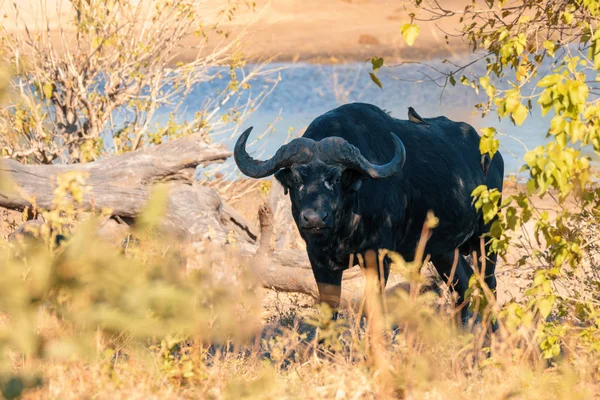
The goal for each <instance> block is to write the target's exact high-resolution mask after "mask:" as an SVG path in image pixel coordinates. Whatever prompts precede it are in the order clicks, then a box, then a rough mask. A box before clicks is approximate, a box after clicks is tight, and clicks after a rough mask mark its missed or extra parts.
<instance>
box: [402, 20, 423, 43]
mask: <svg viewBox="0 0 600 400" xmlns="http://www.w3.org/2000/svg"><path fill="white" fill-rule="evenodd" d="M401 31H402V37H403V38H404V41H405V42H406V44H407V45H409V46H412V45H413V44H414V43H415V40H416V39H417V37H418V36H419V33H421V28H419V26H418V25H415V24H405V25H403V26H402V29H401Z"/></svg>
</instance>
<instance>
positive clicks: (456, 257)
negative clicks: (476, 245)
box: [431, 251, 473, 325]
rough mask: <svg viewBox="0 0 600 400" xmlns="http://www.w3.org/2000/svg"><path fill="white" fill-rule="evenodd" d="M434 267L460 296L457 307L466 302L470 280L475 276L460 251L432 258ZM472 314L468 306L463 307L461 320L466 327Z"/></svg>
mask: <svg viewBox="0 0 600 400" xmlns="http://www.w3.org/2000/svg"><path fill="white" fill-rule="evenodd" d="M431 262H432V263H433V266H434V267H435V269H436V270H437V272H438V274H439V275H440V277H441V278H442V279H444V280H446V281H447V282H448V285H449V286H450V288H451V289H452V290H454V291H455V292H456V294H457V295H458V297H457V299H456V305H457V306H458V305H461V304H463V303H464V302H465V300H466V299H465V297H466V296H465V295H466V292H467V289H468V288H469V279H470V278H471V275H472V274H473V270H472V269H471V266H470V265H469V263H468V262H467V260H465V258H464V256H462V255H461V254H460V253H459V252H458V251H451V252H448V253H444V254H441V255H437V256H435V257H432V258H431ZM470 317H471V313H470V310H469V307H468V305H466V304H465V305H463V308H462V310H461V319H462V322H463V324H464V325H466V324H467V323H468V320H469V318H470Z"/></svg>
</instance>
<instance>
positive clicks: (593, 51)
mask: <svg viewBox="0 0 600 400" xmlns="http://www.w3.org/2000/svg"><path fill="white" fill-rule="evenodd" d="M588 56H589V58H591V59H592V61H593V63H594V69H595V70H596V71H600V29H596V31H595V32H594V36H593V37H592V43H591V46H590V50H589V53H588Z"/></svg>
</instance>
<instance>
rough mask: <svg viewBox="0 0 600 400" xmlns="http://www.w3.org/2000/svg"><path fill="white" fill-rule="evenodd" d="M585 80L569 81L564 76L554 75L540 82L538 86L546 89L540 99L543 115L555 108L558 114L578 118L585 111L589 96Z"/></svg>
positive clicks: (580, 78) (580, 77) (578, 77)
mask: <svg viewBox="0 0 600 400" xmlns="http://www.w3.org/2000/svg"><path fill="white" fill-rule="evenodd" d="M583 79H585V77H582V76H577V79H567V78H566V77H565V76H564V75H562V74H552V75H548V76H546V77H544V78H543V79H542V80H540V81H539V82H538V85H537V86H538V87H543V88H545V89H544V90H543V91H542V93H541V94H540V97H539V98H538V104H539V105H540V106H541V109H542V115H544V116H545V115H546V114H547V113H548V112H549V111H550V109H551V108H554V112H555V113H557V114H561V113H567V114H568V116H570V117H571V118H576V117H577V116H578V115H579V113H581V112H582V111H583V110H584V108H585V105H586V102H587V98H588V95H589V87H588V86H587V85H586V84H585V82H584V81H582V80H583Z"/></svg>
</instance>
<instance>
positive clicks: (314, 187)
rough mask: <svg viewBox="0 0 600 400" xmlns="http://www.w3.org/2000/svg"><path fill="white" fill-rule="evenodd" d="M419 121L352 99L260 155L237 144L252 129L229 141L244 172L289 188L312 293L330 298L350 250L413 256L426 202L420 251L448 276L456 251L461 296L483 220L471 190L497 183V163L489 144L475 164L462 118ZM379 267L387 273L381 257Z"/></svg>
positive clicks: (490, 258) (472, 137) (473, 135)
mask: <svg viewBox="0 0 600 400" xmlns="http://www.w3.org/2000/svg"><path fill="white" fill-rule="evenodd" d="M425 120H426V123H419V124H417V123H413V122H411V121H406V120H399V119H396V118H393V117H391V116H390V115H389V114H388V113H386V112H385V111H383V110H381V109H380V108H378V107H376V106H374V105H370V104H364V103H353V104H347V105H343V106H341V107H338V108H336V109H334V110H331V111H329V112H327V113H325V114H323V115H321V116H320V117H317V118H316V119H315V120H314V121H313V122H312V123H311V124H310V125H309V126H308V128H307V130H306V132H305V133H304V135H303V136H302V137H300V138H297V139H294V140H292V141H291V142H290V143H288V144H286V145H283V146H282V147H281V148H280V149H279V150H278V151H277V153H276V154H275V155H274V156H273V157H272V158H271V159H269V160H266V161H259V160H255V159H253V158H252V157H251V156H250V155H249V154H248V153H247V151H246V141H247V140H248V136H249V134H250V131H251V130H252V128H249V129H247V130H246V131H245V132H244V133H242V135H241V136H240V137H239V139H238V140H237V143H236V145H235V151H234V157H235V161H236V163H237V166H238V167H239V169H240V171H242V172H243V173H244V174H245V175H247V176H250V177H252V178H262V177H266V176H269V175H272V174H275V178H276V179H277V180H278V181H279V182H280V183H281V184H282V185H283V187H284V188H285V190H286V193H287V192H289V195H290V198H291V203H292V214H293V217H294V220H295V222H296V224H297V226H298V228H299V230H300V234H301V236H302V238H303V239H304V240H305V241H306V248H307V252H308V257H309V259H310V263H311V266H312V270H313V273H314V276H315V279H316V281H317V285H318V288H319V294H320V296H321V300H322V301H326V302H327V303H329V304H330V305H331V306H333V307H337V306H338V304H339V298H340V293H341V281H342V272H343V271H344V270H345V269H347V268H348V266H349V265H348V264H349V261H350V255H351V254H357V253H363V252H365V251H366V250H369V249H371V250H378V249H389V250H393V251H396V252H398V253H400V254H401V255H402V256H403V257H404V258H405V259H406V260H409V261H410V260H412V259H413V258H414V255H415V249H416V246H417V243H418V241H419V238H420V236H421V230H422V227H423V223H424V221H425V219H426V217H427V212H428V211H429V210H431V211H433V212H434V214H435V216H436V217H438V218H439V225H438V226H437V227H436V228H435V229H434V230H433V234H432V236H431V238H430V239H429V241H428V242H427V246H426V248H425V252H426V254H429V255H430V256H431V261H432V262H433V264H434V266H435V268H436V269H437V271H438V273H439V274H440V275H441V276H442V277H448V276H449V275H450V274H451V269H452V265H453V261H454V258H455V249H459V250H460V254H461V255H459V260H458V265H457V267H456V272H455V275H454V282H453V284H454V287H455V290H456V291H457V292H458V301H459V302H462V301H463V300H464V297H465V291H466V289H467V288H468V282H469V278H470V276H471V274H472V268H471V266H469V264H468V263H467V261H466V259H465V258H464V256H463V255H466V254H472V252H473V251H475V252H477V256H478V258H480V257H481V248H480V237H481V236H482V235H483V234H485V233H487V232H488V231H489V228H490V224H487V225H486V224H484V223H483V219H482V216H481V214H480V213H477V212H476V210H475V208H474V206H473V199H472V197H471V193H472V191H473V189H475V188H476V187H477V186H479V185H482V184H486V185H487V186H488V188H490V189H491V188H496V189H498V190H500V191H501V190H502V181H503V174H504V162H503V160H502V156H501V155H500V154H499V153H496V154H495V155H494V157H493V159H492V160H491V161H490V162H489V166H488V167H486V168H482V161H481V154H480V151H479V141H480V137H479V135H478V134H477V132H476V131H475V130H474V129H473V128H472V127H471V126H470V125H468V124H466V123H462V122H454V121H451V120H449V119H448V118H446V117H437V118H426V119H425ZM484 169H486V171H485V172H486V173H485V174H484ZM485 250H486V253H488V254H487V260H486V271H485V275H486V276H485V281H486V283H487V285H488V286H489V288H490V289H492V291H495V288H496V279H495V276H494V269H495V264H496V254H494V253H490V251H489V250H490V249H489V248H486V249H485ZM383 274H384V277H383V278H384V279H385V280H386V281H387V277H388V274H389V260H388V259H387V258H386V259H385V260H384V268H383ZM463 317H464V315H463Z"/></svg>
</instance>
